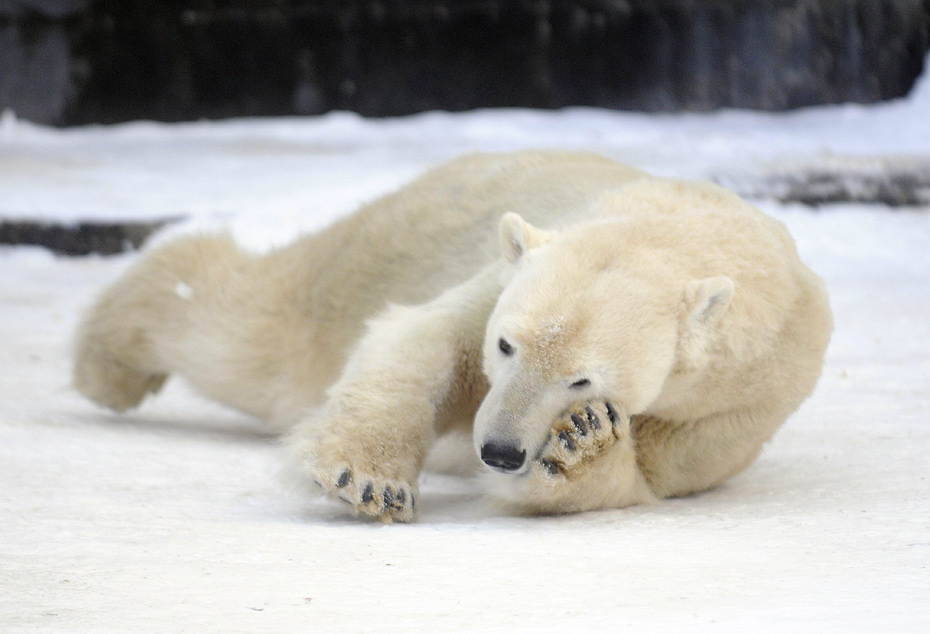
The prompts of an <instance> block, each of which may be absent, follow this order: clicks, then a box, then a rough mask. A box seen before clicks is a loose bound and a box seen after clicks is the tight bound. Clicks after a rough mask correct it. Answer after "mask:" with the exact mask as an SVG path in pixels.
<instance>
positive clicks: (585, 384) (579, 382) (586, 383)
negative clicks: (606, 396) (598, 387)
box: [570, 379, 591, 390]
mask: <svg viewBox="0 0 930 634" xmlns="http://www.w3.org/2000/svg"><path fill="white" fill-rule="evenodd" d="M589 385H591V381H589V380H588V379H578V380H577V381H575V382H574V383H572V384H571V386H570V387H572V388H574V389H576V390H580V389H581V388H583V387H588V386H589Z"/></svg>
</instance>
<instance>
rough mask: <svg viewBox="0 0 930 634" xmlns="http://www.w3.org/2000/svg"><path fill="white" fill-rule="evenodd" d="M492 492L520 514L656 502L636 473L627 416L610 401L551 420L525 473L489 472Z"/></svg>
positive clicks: (502, 504) (591, 403) (644, 482)
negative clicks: (542, 444) (545, 440)
mask: <svg viewBox="0 0 930 634" xmlns="http://www.w3.org/2000/svg"><path fill="white" fill-rule="evenodd" d="M486 481H487V484H488V485H489V490H490V493H491V495H492V496H493V497H494V498H495V500H496V501H497V502H498V503H499V504H500V505H501V506H503V507H505V508H507V509H509V510H514V511H517V512H522V513H532V514H540V513H542V514H550V513H576V512H580V511H590V510H595V509H604V508H622V507H625V506H631V505H633V504H642V503H647V502H651V501H653V500H655V496H654V495H653V494H652V491H651V490H650V488H649V486H648V485H647V483H646V481H645V479H644V478H643V476H642V474H641V473H640V471H639V468H638V465H637V460H636V451H635V446H634V442H633V437H632V435H631V433H630V418H629V416H627V415H626V413H625V412H624V411H623V410H622V409H620V408H619V406H614V405H612V404H610V403H605V402H597V401H592V402H589V403H583V404H581V405H579V406H577V407H575V408H572V409H571V410H570V411H568V412H566V413H565V414H564V415H562V416H561V417H559V418H558V419H557V420H556V423H555V425H554V426H553V428H552V430H551V436H550V440H549V442H548V443H547V444H546V446H545V447H544V449H543V451H542V453H541V454H540V455H539V456H537V457H536V459H535V460H534V461H533V463H532V465H531V466H530V469H529V471H527V472H526V473H524V474H522V475H520V476H512V475H507V474H498V473H494V474H488V475H487V476H486Z"/></svg>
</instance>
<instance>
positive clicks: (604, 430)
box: [534, 402, 630, 478]
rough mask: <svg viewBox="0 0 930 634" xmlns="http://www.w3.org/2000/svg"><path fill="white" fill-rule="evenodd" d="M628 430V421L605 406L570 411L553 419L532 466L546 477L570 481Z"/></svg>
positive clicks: (606, 403) (611, 407) (609, 405)
mask: <svg viewBox="0 0 930 634" xmlns="http://www.w3.org/2000/svg"><path fill="white" fill-rule="evenodd" d="M629 429H630V421H629V417H628V416H626V415H625V414H623V413H622V410H620V412H618V410H617V408H615V407H614V406H613V405H612V404H610V403H608V402H590V403H587V404H584V405H581V406H578V407H575V408H572V409H571V410H569V411H567V412H565V413H564V414H563V415H562V416H560V417H559V418H558V419H557V421H556V424H555V425H554V426H553V427H552V429H551V431H550V435H549V440H548V442H547V443H546V445H545V447H544V448H543V450H542V452H541V453H540V455H539V457H538V458H537V459H536V464H535V465H534V466H535V467H536V468H537V469H541V470H542V471H544V472H545V473H546V474H547V475H549V476H550V477H560V476H561V477H568V478H571V477H572V476H573V475H574V474H575V473H577V471H578V470H579V469H581V468H583V467H585V466H586V465H588V464H589V463H590V462H591V461H592V460H596V459H597V458H598V457H599V456H601V455H602V454H603V453H604V452H605V451H606V450H607V449H608V448H610V447H611V446H613V444H614V443H615V442H617V440H619V439H621V438H624V436H625V435H628V434H629Z"/></svg>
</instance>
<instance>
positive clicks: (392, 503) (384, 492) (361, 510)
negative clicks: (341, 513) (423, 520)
mask: <svg viewBox="0 0 930 634" xmlns="http://www.w3.org/2000/svg"><path fill="white" fill-rule="evenodd" d="M313 481H314V483H315V484H316V485H317V486H319V487H320V488H321V489H323V491H324V492H325V493H327V494H328V495H329V496H331V497H334V498H336V499H338V500H341V501H343V502H345V503H346V504H348V505H349V506H351V507H352V509H353V510H354V511H355V513H356V514H359V515H367V516H369V517H372V518H375V519H379V520H381V521H383V522H386V523H391V522H410V521H413V520H414V519H415V517H416V512H417V496H418V495H419V491H417V487H416V485H414V484H411V483H409V482H402V481H398V480H390V479H385V478H382V477H377V476H370V475H366V474H362V473H358V472H356V471H355V470H353V469H352V468H351V467H348V466H343V467H341V468H339V469H336V470H335V471H334V472H332V473H331V474H329V475H328V476H322V474H317V477H315V478H314V480H313Z"/></svg>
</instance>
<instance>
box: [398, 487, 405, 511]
mask: <svg viewBox="0 0 930 634" xmlns="http://www.w3.org/2000/svg"><path fill="white" fill-rule="evenodd" d="M406 501H407V492H406V491H404V490H403V489H401V490H400V491H398V492H397V504H398V505H400V507H401V508H403V506H404V503H405V502H406Z"/></svg>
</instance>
